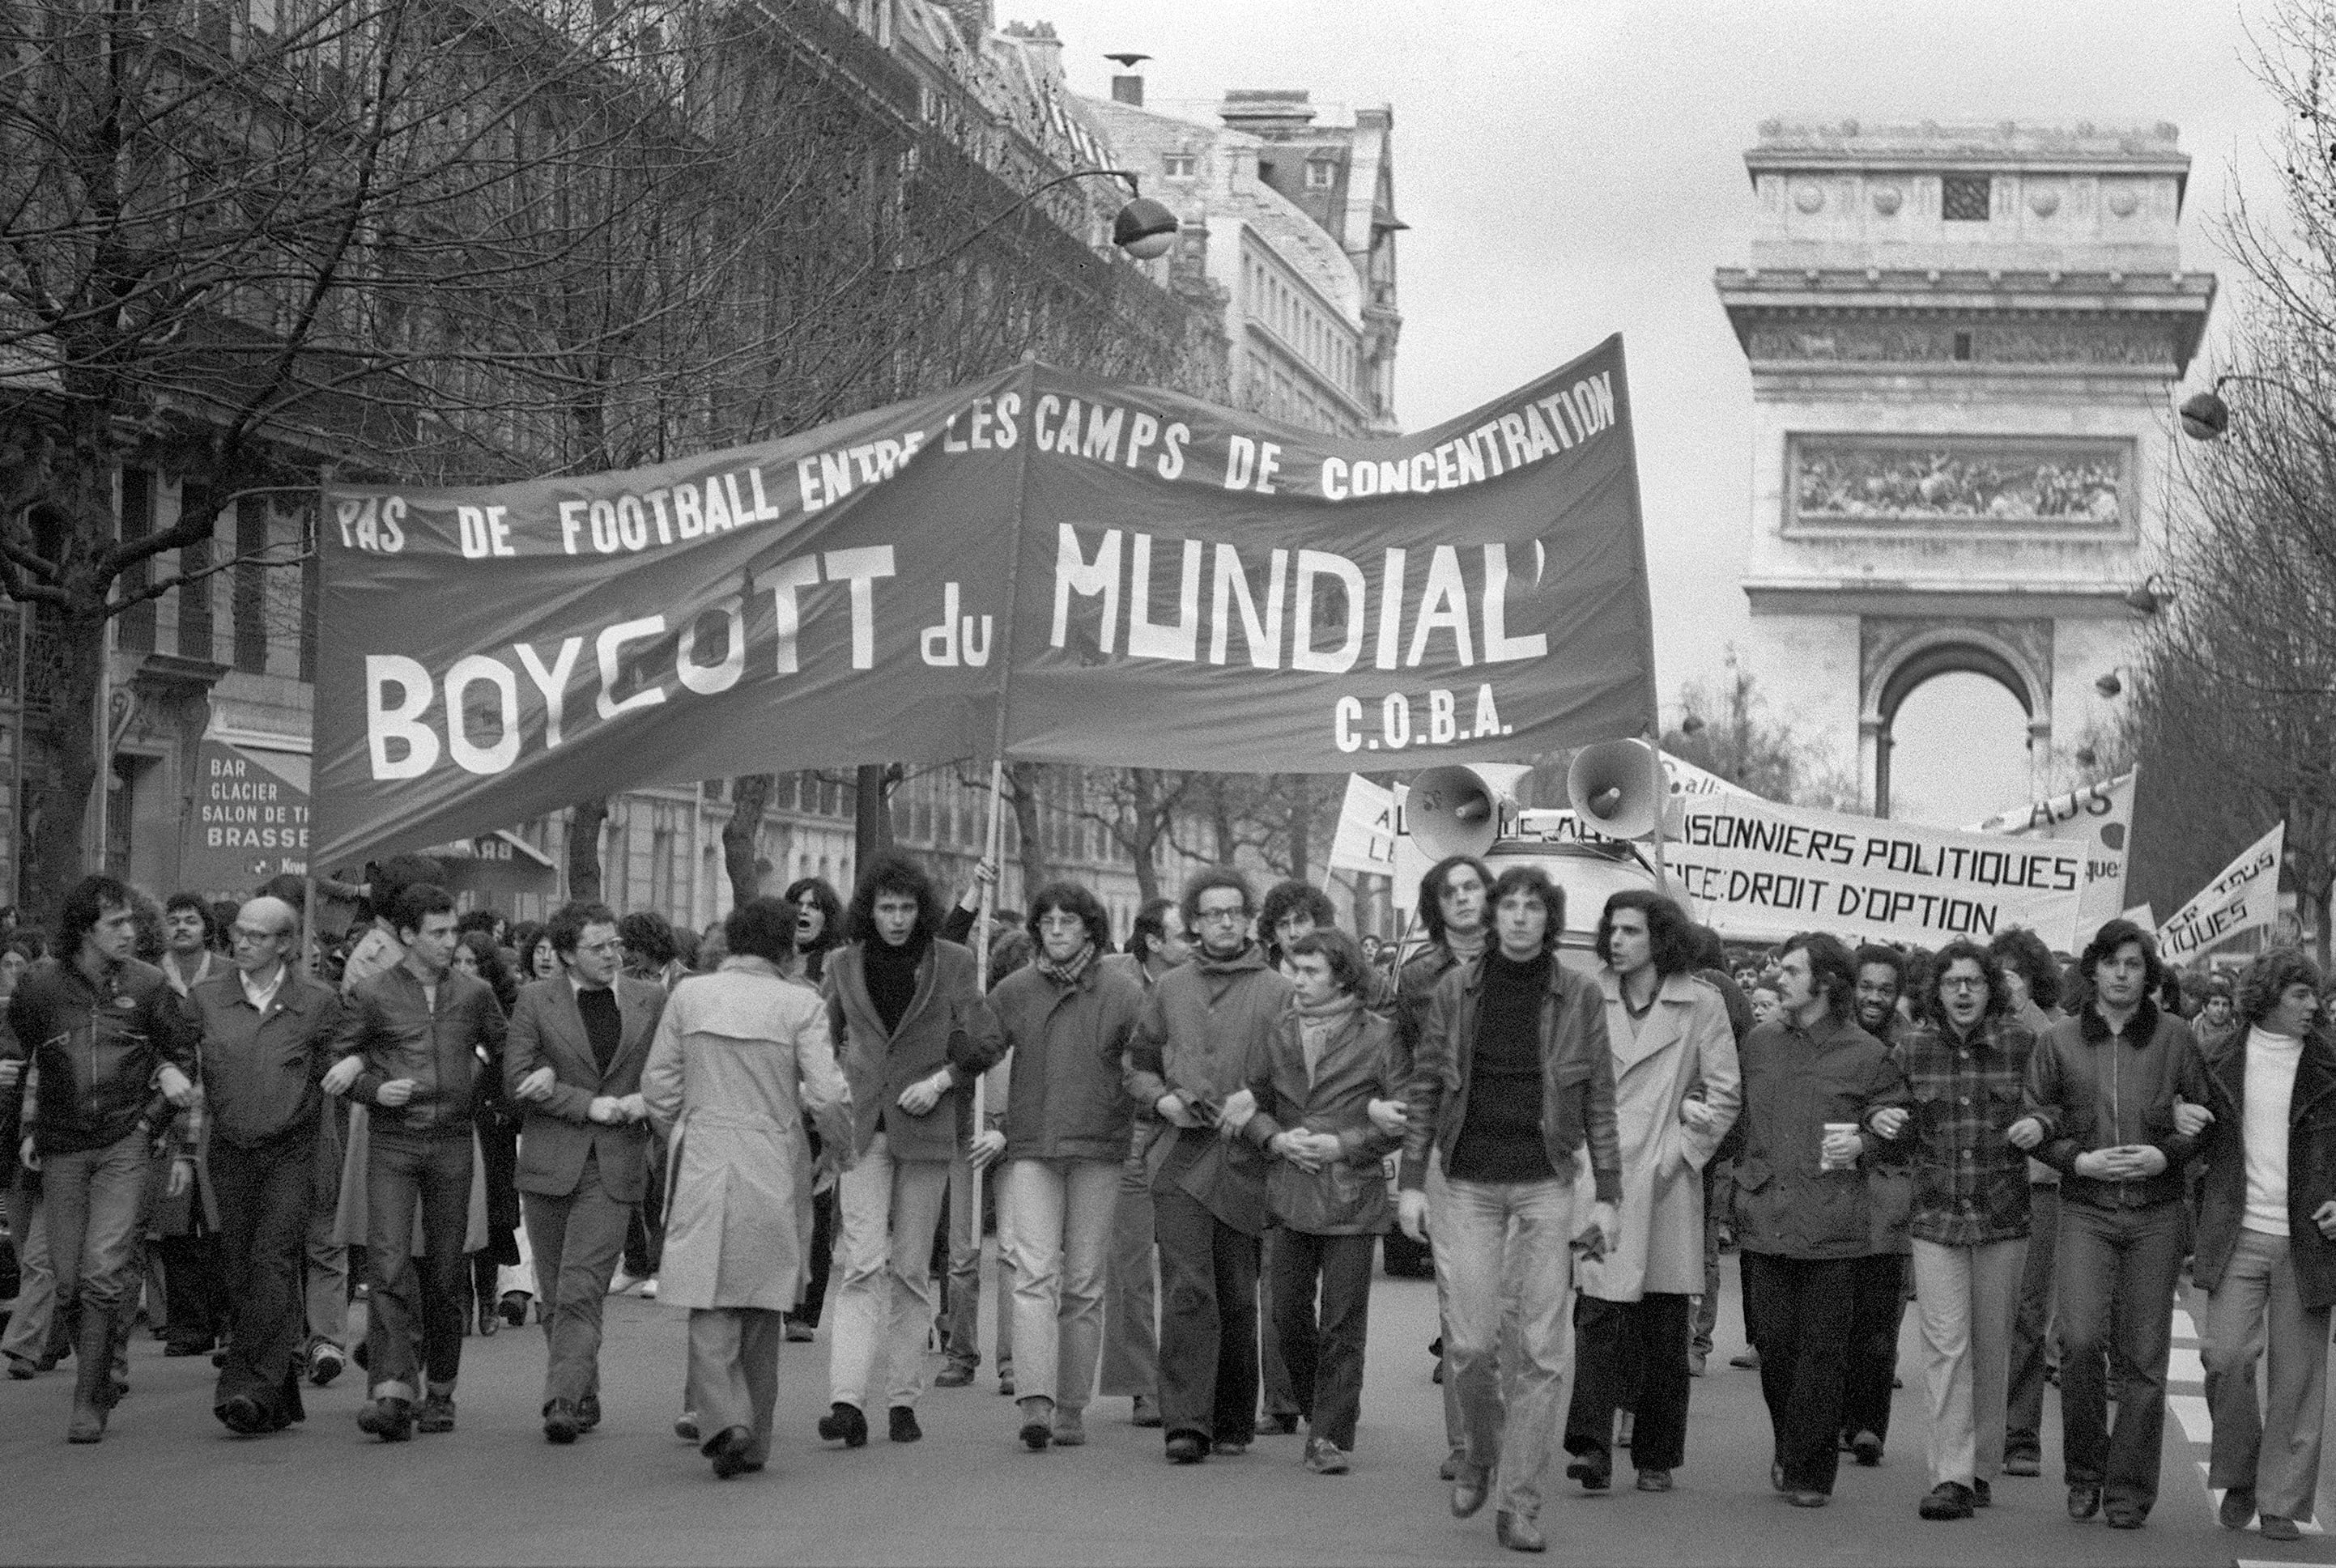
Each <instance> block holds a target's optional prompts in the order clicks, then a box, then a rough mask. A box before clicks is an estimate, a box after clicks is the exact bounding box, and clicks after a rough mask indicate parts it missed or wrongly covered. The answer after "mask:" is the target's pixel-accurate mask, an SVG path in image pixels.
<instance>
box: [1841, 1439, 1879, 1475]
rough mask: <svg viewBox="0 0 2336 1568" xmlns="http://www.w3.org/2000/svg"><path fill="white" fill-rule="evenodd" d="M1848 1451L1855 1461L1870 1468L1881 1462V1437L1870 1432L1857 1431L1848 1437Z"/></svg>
mask: <svg viewBox="0 0 2336 1568" xmlns="http://www.w3.org/2000/svg"><path fill="white" fill-rule="evenodd" d="M1849 1451H1850V1453H1851V1454H1852V1455H1853V1456H1854V1457H1855V1458H1856V1460H1857V1462H1858V1463H1859V1464H1861V1465H1863V1466H1865V1467H1866V1468H1867V1469H1869V1470H1871V1469H1872V1468H1874V1466H1876V1465H1879V1464H1880V1463H1882V1439H1881V1438H1880V1437H1877V1436H1875V1435H1874V1433H1872V1432H1859V1433H1856V1434H1854V1436H1852V1437H1851V1438H1850V1439H1849Z"/></svg>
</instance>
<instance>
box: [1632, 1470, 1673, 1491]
mask: <svg viewBox="0 0 2336 1568" xmlns="http://www.w3.org/2000/svg"><path fill="white" fill-rule="evenodd" d="M1670 1489H1671V1473H1670V1472H1669V1470H1641V1471H1640V1472H1639V1490H1640V1491H1641V1492H1668V1491H1669V1490H1670Z"/></svg>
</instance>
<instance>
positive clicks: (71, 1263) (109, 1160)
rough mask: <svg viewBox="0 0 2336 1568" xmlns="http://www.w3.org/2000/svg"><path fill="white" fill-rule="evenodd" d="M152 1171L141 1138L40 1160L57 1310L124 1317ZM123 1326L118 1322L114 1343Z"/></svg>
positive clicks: (134, 1135) (130, 1136) (130, 1137)
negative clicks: (77, 1310) (76, 1306)
mask: <svg viewBox="0 0 2336 1568" xmlns="http://www.w3.org/2000/svg"><path fill="white" fill-rule="evenodd" d="M153 1172H154V1162H153V1159H152V1157H151V1155H150V1154H149V1153H148V1152H147V1147H146V1135H145V1134H143V1133H141V1132H138V1131H135V1130H132V1131H131V1132H129V1133H127V1134H125V1135H123V1136H122V1137H121V1138H119V1139H117V1140H116V1141H114V1142H112V1143H110V1144H108V1145H106V1146H105V1147H102V1148H91V1149H79V1150H76V1151H74V1152H73V1153H71V1154H52V1155H46V1156H44V1157H43V1158H42V1161H41V1204H42V1207H43V1208H44V1209H46V1210H47V1211H48V1218H49V1266H50V1269H51V1270H52V1271H53V1272H54V1273H55V1275H56V1299H57V1304H58V1310H60V1311H66V1310H70V1309H72V1308H73V1307H74V1306H75V1305H78V1307H79V1308H80V1310H81V1311H82V1312H99V1313H103V1314H106V1315H107V1316H108V1317H109V1318H111V1317H112V1315H113V1314H115V1313H121V1314H122V1317H123V1318H126V1317H127V1316H128V1312H129V1309H130V1307H131V1304H132V1303H131V1292H132V1289H133V1287H134V1286H135V1284H136V1282H137V1279H138V1267H139V1254H138V1231H139V1225H140V1223H141V1220H142V1219H143V1218H144V1215H145V1210H146V1192H147V1187H148V1185H149V1184H150V1182H151V1180H152V1177H153ZM124 1327H126V1325H125V1324H123V1323H122V1322H121V1321H119V1320H116V1330H115V1337H116V1339H117V1340H119V1338H120V1337H121V1334H122V1330H123V1328H124Z"/></svg>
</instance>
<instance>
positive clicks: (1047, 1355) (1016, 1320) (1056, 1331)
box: [998, 1159, 1119, 1410]
mask: <svg viewBox="0 0 2336 1568" xmlns="http://www.w3.org/2000/svg"><path fill="white" fill-rule="evenodd" d="M998 1199H999V1203H1000V1205H1001V1207H1000V1210H999V1214H1000V1218H1001V1224H1000V1227H999V1228H1000V1229H1002V1230H1004V1231H1005V1232H1006V1233H1007V1241H1006V1244H1005V1247H1004V1249H1003V1251H1004V1254H1005V1255H1004V1258H1003V1260H1002V1261H1003V1262H1005V1263H1007V1264H1008V1265H1010V1268H1009V1270H1008V1271H1007V1272H1010V1273H1011V1274H1012V1276H1013V1280H1014V1312H1013V1331H1012V1334H1011V1336H1010V1338H1009V1341H1008V1343H1009V1344H1010V1346H1011V1348H1012V1351H1013V1365H1014V1368H1015V1372H1014V1391H1015V1393H1016V1394H1017V1395H1019V1396H1020V1397H1021V1398H1023V1399H1032V1398H1044V1399H1052V1400H1054V1401H1055V1403H1056V1405H1058V1406H1059V1407H1061V1408H1064V1409H1066V1410H1082V1409H1085V1408H1086V1403H1087V1396H1088V1395H1089V1394H1090V1393H1092V1392H1093V1391H1094V1389H1095V1363H1096V1362H1097V1361H1099V1360H1102V1357H1103V1282H1104V1272H1105V1268H1106V1266H1107V1265H1108V1261H1109V1259H1110V1256H1111V1235H1112V1212H1113V1210H1114V1208H1115V1207H1116V1206H1117V1205H1118V1201H1119V1166H1118V1165H1117V1164H1116V1163H1115V1162H1114V1161H1110V1160H1099V1159H1017V1160H1015V1161H1014V1162H1012V1163H1011V1164H1009V1165H1008V1166H1007V1167H1006V1173H1005V1185H1004V1186H1003V1187H1001V1188H1000V1190H999V1193H998ZM998 1360H1000V1361H1001V1362H1002V1361H1004V1360H1006V1350H1004V1349H1001V1350H999V1352H998Z"/></svg>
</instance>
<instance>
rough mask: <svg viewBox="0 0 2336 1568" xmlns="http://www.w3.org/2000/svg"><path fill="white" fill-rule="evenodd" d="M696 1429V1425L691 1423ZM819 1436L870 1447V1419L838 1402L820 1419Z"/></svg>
mask: <svg viewBox="0 0 2336 1568" xmlns="http://www.w3.org/2000/svg"><path fill="white" fill-rule="evenodd" d="M690 1425H691V1426H692V1427H695V1426H696V1422H695V1421H693V1422H691V1423H690ZM819 1435H820V1436H821V1437H824V1438H826V1439H827V1440H828V1441H829V1442H831V1443H832V1442H834V1441H836V1440H837V1439H838V1438H842V1441H843V1446H844V1447H847V1448H865V1447H868V1418H867V1416H866V1415H865V1414H864V1413H863V1412H862V1411H861V1408H860V1407H859V1406H857V1405H849V1404H845V1403H844V1402H843V1401H842V1400H840V1399H839V1400H837V1401H836V1402H835V1403H834V1404H832V1405H830V1406H829V1407H828V1408H827V1414H826V1415H824V1416H822V1417H821V1418H819Z"/></svg>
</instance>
